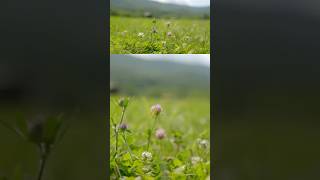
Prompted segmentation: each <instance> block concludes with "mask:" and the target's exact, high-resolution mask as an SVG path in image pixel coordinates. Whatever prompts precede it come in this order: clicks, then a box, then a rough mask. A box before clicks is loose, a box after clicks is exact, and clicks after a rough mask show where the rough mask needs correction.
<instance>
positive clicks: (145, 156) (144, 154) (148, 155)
mask: <svg viewBox="0 0 320 180" xmlns="http://www.w3.org/2000/svg"><path fill="white" fill-rule="evenodd" d="M141 156H142V159H143V160H152V154H151V153H150V152H148V151H144V152H142V154H141Z"/></svg>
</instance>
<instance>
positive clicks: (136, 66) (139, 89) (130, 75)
mask: <svg viewBox="0 0 320 180" xmlns="http://www.w3.org/2000/svg"><path fill="white" fill-rule="evenodd" d="M110 70H111V72H110V74H111V75H110V81H111V82H112V86H113V87H115V88H117V89H118V90H119V92H120V93H124V94H128V95H152V96H162V95H172V96H180V97H181V96H186V95H201V96H208V95H209V92H210V71H209V67H205V66H200V65H186V64H181V63H176V62H168V61H145V60H140V59H137V58H135V57H131V56H128V55H112V56H111V63H110Z"/></svg>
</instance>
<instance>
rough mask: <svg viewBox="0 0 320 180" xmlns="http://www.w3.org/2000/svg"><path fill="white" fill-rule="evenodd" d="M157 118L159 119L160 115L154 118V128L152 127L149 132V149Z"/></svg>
mask: <svg viewBox="0 0 320 180" xmlns="http://www.w3.org/2000/svg"><path fill="white" fill-rule="evenodd" d="M157 119H158V116H156V117H155V118H154V122H153V125H152V128H151V129H149V132H148V145H147V151H148V150H149V146H150V142H151V135H152V133H153V131H154V128H155V126H156V123H157Z"/></svg>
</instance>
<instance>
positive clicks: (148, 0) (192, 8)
mask: <svg viewBox="0 0 320 180" xmlns="http://www.w3.org/2000/svg"><path fill="white" fill-rule="evenodd" d="M110 15H111V16H127V17H161V18H172V17H176V18H202V19H209V18H210V1H209V0H196V1H195V0H191V1H190V0H134V1H132V0H110Z"/></svg>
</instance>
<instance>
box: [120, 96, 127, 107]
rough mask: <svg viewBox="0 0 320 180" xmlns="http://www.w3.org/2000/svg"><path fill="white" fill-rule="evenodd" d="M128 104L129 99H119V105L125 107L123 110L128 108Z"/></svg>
mask: <svg viewBox="0 0 320 180" xmlns="http://www.w3.org/2000/svg"><path fill="white" fill-rule="evenodd" d="M128 103H129V99H128V98H123V97H122V98H120V99H119V101H118V105H119V106H120V107H123V108H125V107H127V106H128Z"/></svg>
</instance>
